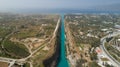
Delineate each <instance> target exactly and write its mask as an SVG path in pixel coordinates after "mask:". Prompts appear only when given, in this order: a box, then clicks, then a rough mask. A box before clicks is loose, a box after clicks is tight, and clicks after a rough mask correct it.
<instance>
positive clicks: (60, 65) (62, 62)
mask: <svg viewBox="0 0 120 67" xmlns="http://www.w3.org/2000/svg"><path fill="white" fill-rule="evenodd" d="M60 46H61V48H60V61H59V63H58V67H69V64H68V61H67V58H66V50H65V29H64V14H61V45H60Z"/></svg>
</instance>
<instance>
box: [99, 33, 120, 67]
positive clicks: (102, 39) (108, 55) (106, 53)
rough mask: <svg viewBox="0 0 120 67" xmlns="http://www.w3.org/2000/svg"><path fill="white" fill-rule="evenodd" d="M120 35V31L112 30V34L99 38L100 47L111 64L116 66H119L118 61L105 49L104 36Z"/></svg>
mask: <svg viewBox="0 0 120 67" xmlns="http://www.w3.org/2000/svg"><path fill="white" fill-rule="evenodd" d="M117 35H120V32H114V33H112V34H109V35H107V36H105V37H103V38H101V45H100V48H101V49H102V51H103V53H104V54H105V55H106V56H107V57H108V59H109V60H110V61H111V62H112V63H113V65H115V66H116V67H119V66H120V62H118V61H117V60H116V59H115V58H113V57H112V56H111V55H110V54H109V52H108V51H107V49H106V48H105V42H106V38H110V37H114V36H117Z"/></svg>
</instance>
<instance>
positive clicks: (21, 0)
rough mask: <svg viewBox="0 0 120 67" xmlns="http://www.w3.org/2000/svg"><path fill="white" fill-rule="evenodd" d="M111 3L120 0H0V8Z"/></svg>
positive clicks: (46, 7)
mask: <svg viewBox="0 0 120 67" xmlns="http://www.w3.org/2000/svg"><path fill="white" fill-rule="evenodd" d="M111 4H120V0H0V10H12V9H61V8H65V9H89V8H92V7H96V6H104V5H111Z"/></svg>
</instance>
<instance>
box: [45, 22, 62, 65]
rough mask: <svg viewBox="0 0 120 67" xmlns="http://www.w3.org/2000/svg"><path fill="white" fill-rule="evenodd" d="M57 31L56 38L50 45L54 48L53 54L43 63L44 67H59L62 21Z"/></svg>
mask: <svg viewBox="0 0 120 67" xmlns="http://www.w3.org/2000/svg"><path fill="white" fill-rule="evenodd" d="M55 30H56V33H54V34H55V37H54V38H53V39H52V41H51V43H50V45H51V46H52V49H51V51H52V53H51V54H50V56H48V58H47V59H45V60H44V61H43V65H44V67H57V65H58V62H59V56H60V45H61V42H60V37H61V21H59V22H58V27H57V29H55Z"/></svg>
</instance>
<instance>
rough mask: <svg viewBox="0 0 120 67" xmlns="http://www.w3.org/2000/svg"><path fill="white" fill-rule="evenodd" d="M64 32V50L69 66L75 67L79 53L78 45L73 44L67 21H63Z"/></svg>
mask: <svg viewBox="0 0 120 67" xmlns="http://www.w3.org/2000/svg"><path fill="white" fill-rule="evenodd" d="M65 34H66V36H65V37H66V42H65V44H66V51H67V59H68V61H69V66H70V67H77V62H78V61H79V59H80V53H79V51H78V50H79V49H78V47H76V46H75V45H76V44H75V40H74V37H73V36H72V34H71V30H70V28H69V24H68V22H66V21H65Z"/></svg>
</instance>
